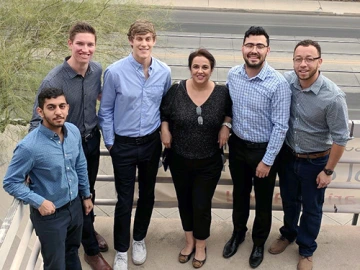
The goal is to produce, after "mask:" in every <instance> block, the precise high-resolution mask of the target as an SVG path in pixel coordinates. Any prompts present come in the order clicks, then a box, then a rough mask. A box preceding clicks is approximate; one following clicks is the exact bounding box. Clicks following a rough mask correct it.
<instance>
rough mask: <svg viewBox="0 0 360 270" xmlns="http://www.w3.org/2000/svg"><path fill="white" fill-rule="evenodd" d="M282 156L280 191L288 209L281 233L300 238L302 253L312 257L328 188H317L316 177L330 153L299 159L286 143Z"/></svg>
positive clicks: (289, 238)
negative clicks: (313, 157)
mask: <svg viewBox="0 0 360 270" xmlns="http://www.w3.org/2000/svg"><path fill="white" fill-rule="evenodd" d="M280 158H281V159H280V160H281V163H280V165H279V178H280V194H281V199H282V204H283V210H284V226H282V227H281V228H280V233H281V234H282V235H283V236H284V237H285V238H286V239H288V240H289V241H291V242H292V241H294V240H295V239H296V243H297V244H298V245H299V253H300V255H302V256H305V257H309V256H312V255H313V253H314V252H315V250H316V248H317V244H316V241H315V240H316V238H317V236H318V234H319V231H320V226H321V219H322V213H323V212H322V206H323V204H324V196H325V190H326V189H325V188H317V183H316V177H317V175H318V174H319V173H320V172H321V171H322V170H323V169H324V168H325V166H326V163H327V161H328V159H329V156H328V155H327V156H325V157H320V158H316V159H306V158H296V157H294V156H293V154H291V152H290V150H289V148H288V147H287V146H284V147H283V149H282V151H281V153H280ZM301 206H302V208H303V210H302V215H301V218H300V225H298V221H299V216H300V210H301Z"/></svg>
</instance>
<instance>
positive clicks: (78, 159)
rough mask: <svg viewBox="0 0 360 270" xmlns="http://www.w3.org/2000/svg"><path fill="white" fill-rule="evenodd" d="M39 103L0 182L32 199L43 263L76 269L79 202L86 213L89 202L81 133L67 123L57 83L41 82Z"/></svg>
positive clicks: (53, 269)
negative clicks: (33, 123) (35, 120)
mask: <svg viewBox="0 0 360 270" xmlns="http://www.w3.org/2000/svg"><path fill="white" fill-rule="evenodd" d="M38 104H39V107H38V108H37V112H38V113H39V115H40V116H41V118H42V122H41V123H40V125H39V127H38V128H36V129H34V131H32V132H30V133H29V134H28V135H27V136H26V137H25V138H24V139H23V140H22V141H21V142H19V144H18V145H17V146H16V148H15V151H14V155H13V158H12V160H11V162H10V165H9V167H8V170H7V172H6V175H5V178H4V181H3V186H4V189H5V190H6V191H7V192H8V193H9V194H10V195H13V196H14V197H15V198H17V199H19V200H22V201H24V202H25V203H28V204H30V218H31V221H32V223H33V225H34V228H35V232H36V234H37V235H38V237H39V240H40V243H41V254H42V256H43V259H44V269H48V270H57V269H59V270H64V269H69V270H70V269H71V270H79V269H81V264H80V260H79V256H78V249H79V247H80V241H81V234H82V226H83V214H82V207H81V205H82V206H83V208H84V212H85V214H86V215H88V214H89V213H90V211H91V210H92V208H93V204H92V201H91V193H90V187H89V181H88V178H87V177H88V175H87V169H86V159H85V156H84V152H83V149H82V145H81V135H80V132H79V130H78V128H77V127H76V126H74V125H73V124H70V123H65V119H66V117H67V115H68V111H69V105H68V104H67V101H66V99H65V96H64V92H63V91H62V90H61V89H57V88H45V89H44V90H43V91H42V92H41V93H40V94H39V96H38ZM27 175H29V176H30V178H31V182H30V184H29V186H27V185H25V181H24V180H25V177H26V176H27ZM81 200H82V203H81Z"/></svg>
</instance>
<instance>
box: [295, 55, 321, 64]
mask: <svg viewBox="0 0 360 270" xmlns="http://www.w3.org/2000/svg"><path fill="white" fill-rule="evenodd" d="M320 58H321V56H319V57H306V58H301V57H295V58H293V61H294V63H296V64H301V63H302V61H305V63H306V64H312V63H314V61H315V60H318V59H320Z"/></svg>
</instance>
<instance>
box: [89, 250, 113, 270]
mask: <svg viewBox="0 0 360 270" xmlns="http://www.w3.org/2000/svg"><path fill="white" fill-rule="evenodd" d="M84 259H85V262H87V264H88V265H90V267H91V269H92V270H111V269H112V268H111V266H110V265H109V264H108V263H107V262H106V261H105V259H104V258H103V256H102V255H101V253H100V252H99V254H96V255H94V256H89V255H87V254H84Z"/></svg>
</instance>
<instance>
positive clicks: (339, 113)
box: [284, 71, 349, 153]
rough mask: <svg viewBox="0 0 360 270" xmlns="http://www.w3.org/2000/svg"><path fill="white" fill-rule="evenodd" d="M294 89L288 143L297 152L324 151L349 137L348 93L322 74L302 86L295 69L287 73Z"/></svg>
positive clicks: (341, 143)
mask: <svg viewBox="0 0 360 270" xmlns="http://www.w3.org/2000/svg"><path fill="white" fill-rule="evenodd" d="M284 76H285V78H286V79H287V81H288V82H289V83H290V88H291V91H292V101H291V113H290V121H289V131H288V133H287V136H286V144H287V145H289V146H290V147H291V148H292V149H293V150H294V151H295V152H296V153H311V152H322V151H325V150H327V149H329V148H330V147H331V145H332V143H333V142H334V143H336V144H338V145H341V146H345V145H346V142H347V141H348V140H349V128H348V111H347V105H346V100H345V93H344V92H343V91H341V89H340V88H339V87H338V86H337V85H336V84H335V83H333V82H332V81H330V80H329V79H328V78H326V77H325V76H323V75H322V74H321V73H320V75H319V77H318V78H317V80H316V81H315V82H314V83H313V84H312V85H311V86H310V87H309V88H306V89H302V88H301V86H300V83H299V80H298V78H297V75H296V73H295V72H294V71H290V72H287V73H285V74H284Z"/></svg>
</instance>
